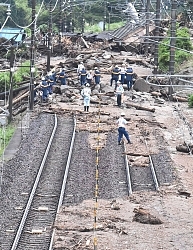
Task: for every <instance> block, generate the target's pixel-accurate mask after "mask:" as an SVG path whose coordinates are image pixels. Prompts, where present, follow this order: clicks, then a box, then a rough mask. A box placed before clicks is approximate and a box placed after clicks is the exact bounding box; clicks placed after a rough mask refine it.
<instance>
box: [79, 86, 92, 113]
mask: <svg viewBox="0 0 193 250" xmlns="http://www.w3.org/2000/svg"><path fill="white" fill-rule="evenodd" d="M90 95H91V88H90V85H89V83H87V84H86V87H84V88H83V89H82V91H81V96H82V97H83V99H84V111H87V112H89V107H90Z"/></svg>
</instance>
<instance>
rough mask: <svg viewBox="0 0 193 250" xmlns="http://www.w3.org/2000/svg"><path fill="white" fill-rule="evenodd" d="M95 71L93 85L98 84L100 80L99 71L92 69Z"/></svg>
mask: <svg viewBox="0 0 193 250" xmlns="http://www.w3.org/2000/svg"><path fill="white" fill-rule="evenodd" d="M94 69H95V71H94V76H93V78H94V80H95V84H100V80H101V73H100V71H99V69H98V68H97V67H95V68H94Z"/></svg>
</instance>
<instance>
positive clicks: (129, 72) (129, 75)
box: [125, 65, 133, 90]
mask: <svg viewBox="0 0 193 250" xmlns="http://www.w3.org/2000/svg"><path fill="white" fill-rule="evenodd" d="M125 78H126V84H127V89H128V90H130V89H131V87H132V86H133V69H132V68H131V67H130V66H129V65H128V66H127V69H126V72H125Z"/></svg>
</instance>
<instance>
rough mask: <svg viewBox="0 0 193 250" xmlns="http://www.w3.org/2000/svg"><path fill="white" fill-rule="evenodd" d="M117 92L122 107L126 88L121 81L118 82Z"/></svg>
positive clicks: (118, 101) (118, 103)
mask: <svg viewBox="0 0 193 250" xmlns="http://www.w3.org/2000/svg"><path fill="white" fill-rule="evenodd" d="M115 93H116V96H117V105H118V106H119V107H121V102H122V100H123V94H124V88H123V85H122V84H121V82H120V81H118V82H117V87H116V90H115Z"/></svg>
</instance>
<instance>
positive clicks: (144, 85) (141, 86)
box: [133, 78, 150, 92]
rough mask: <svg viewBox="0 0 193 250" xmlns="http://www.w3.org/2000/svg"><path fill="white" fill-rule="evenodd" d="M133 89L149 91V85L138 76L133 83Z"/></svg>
mask: <svg viewBox="0 0 193 250" xmlns="http://www.w3.org/2000/svg"><path fill="white" fill-rule="evenodd" d="M133 89H134V90H135V91H140V92H150V85H149V84H148V83H147V82H146V81H145V80H144V79H143V78H138V79H137V80H136V81H135V84H134V85H133Z"/></svg>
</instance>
